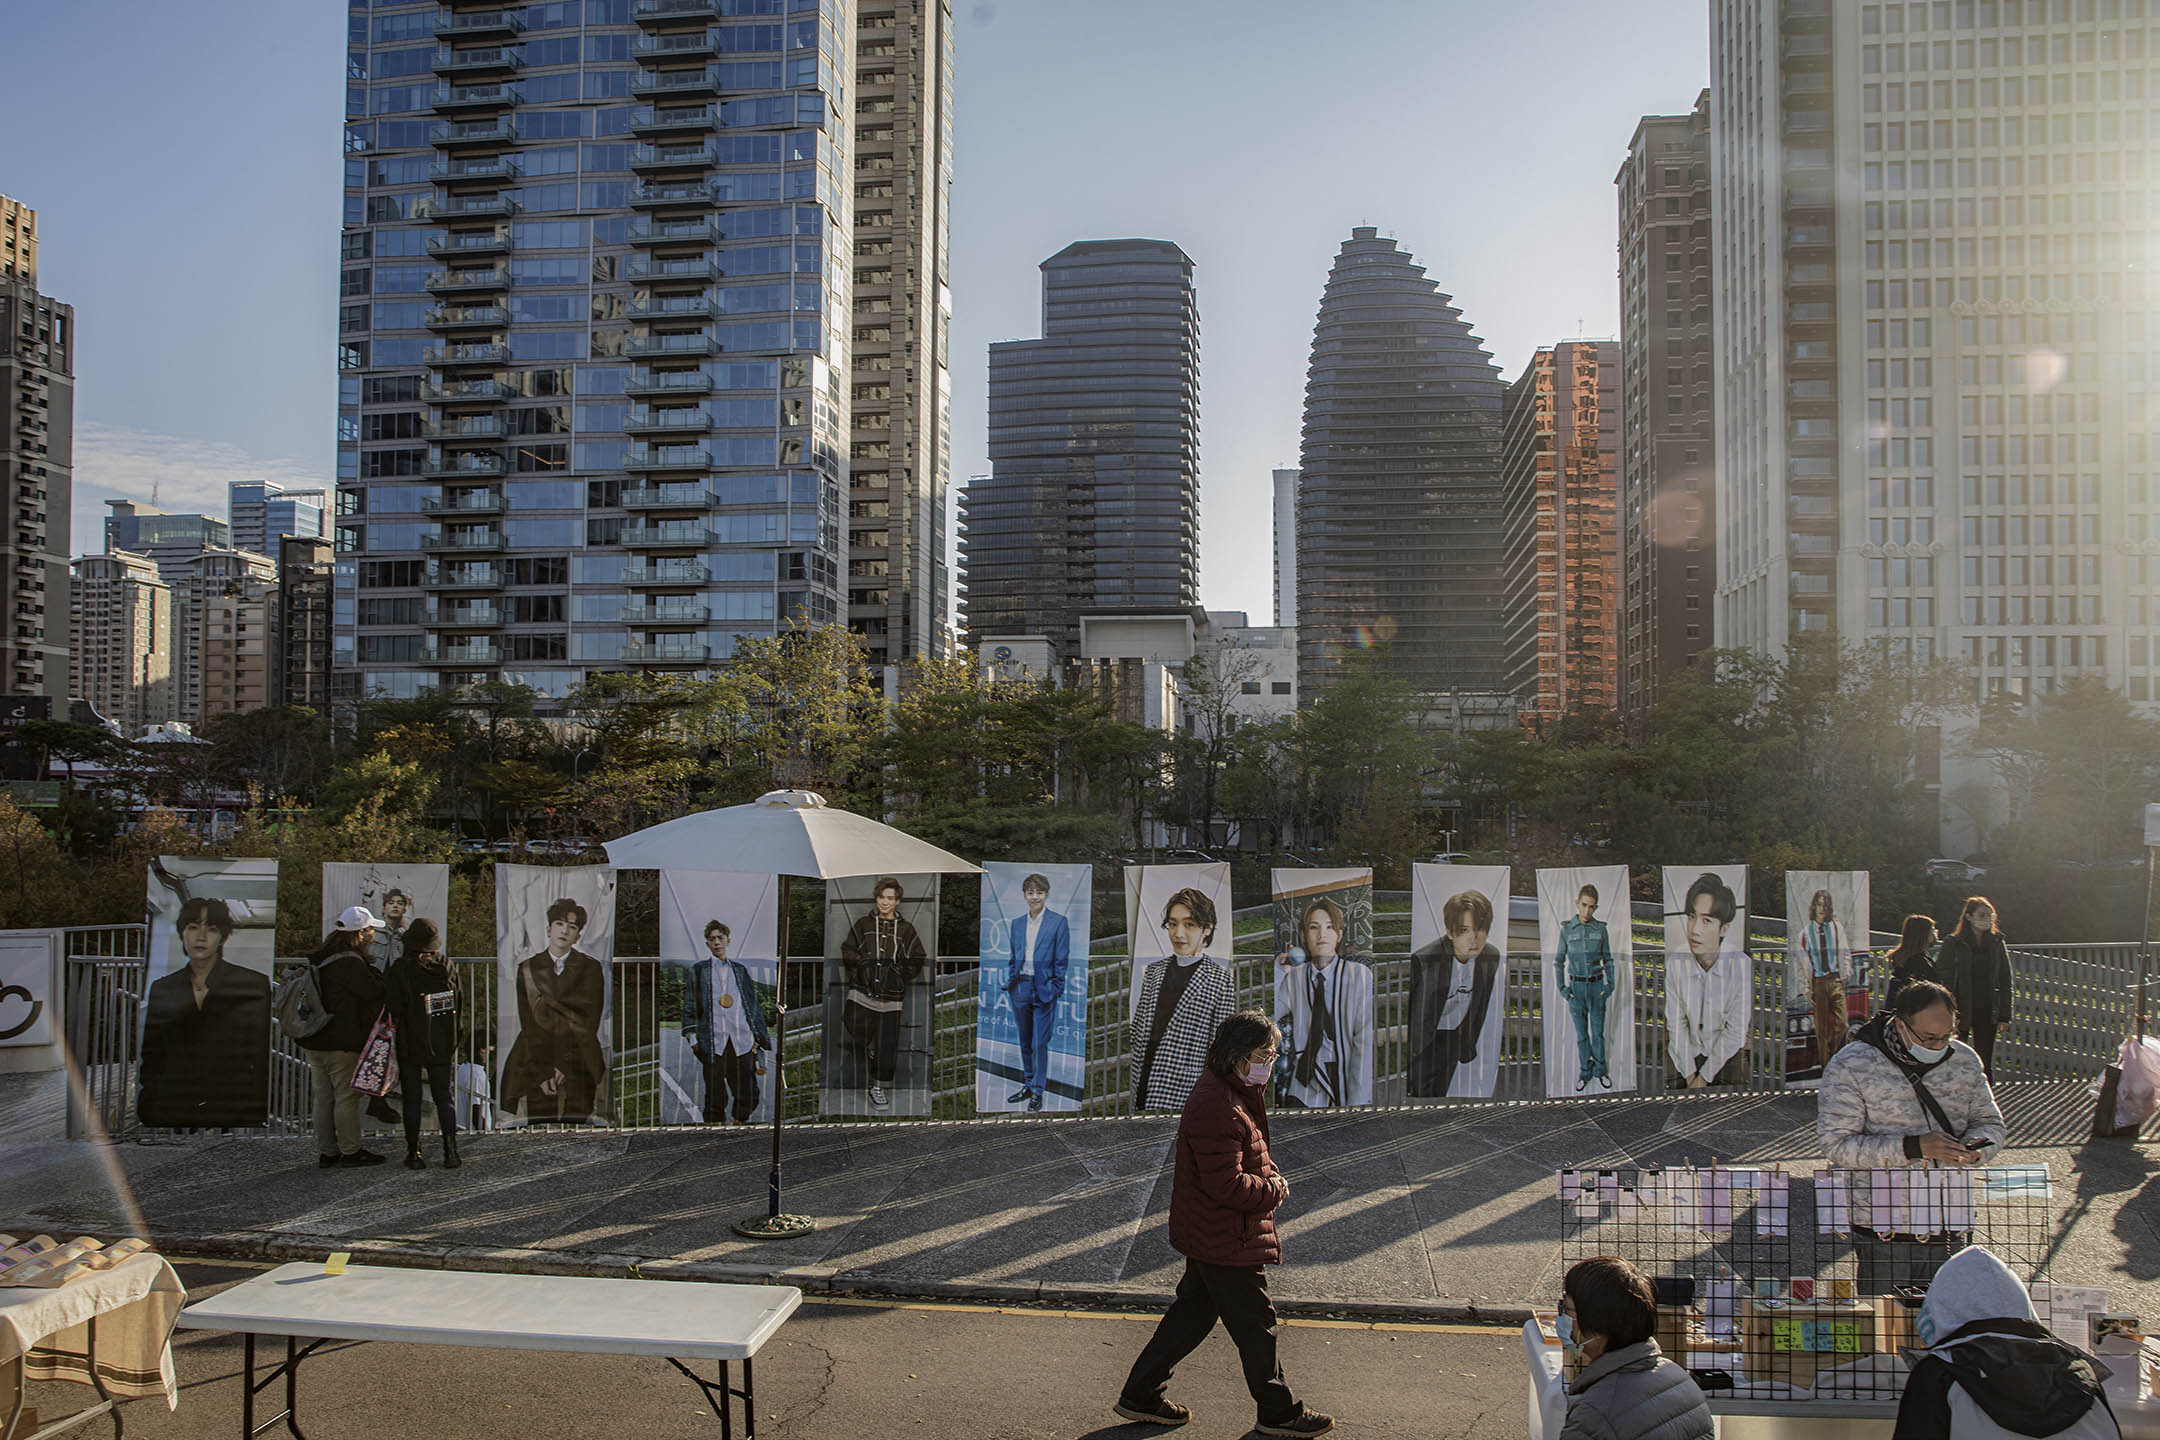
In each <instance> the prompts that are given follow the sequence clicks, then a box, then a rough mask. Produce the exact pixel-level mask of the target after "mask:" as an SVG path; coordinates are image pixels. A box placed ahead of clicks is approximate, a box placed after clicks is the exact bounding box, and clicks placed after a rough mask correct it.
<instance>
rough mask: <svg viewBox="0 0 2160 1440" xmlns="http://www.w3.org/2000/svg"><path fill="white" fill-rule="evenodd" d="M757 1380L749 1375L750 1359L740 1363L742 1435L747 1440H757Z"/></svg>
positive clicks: (747, 1358)
mask: <svg viewBox="0 0 2160 1440" xmlns="http://www.w3.org/2000/svg"><path fill="white" fill-rule="evenodd" d="M756 1391H757V1380H756V1377H754V1376H753V1375H752V1374H751V1373H750V1357H749V1356H747V1355H745V1356H743V1362H742V1414H743V1434H744V1436H746V1437H747V1440H757V1394H756Z"/></svg>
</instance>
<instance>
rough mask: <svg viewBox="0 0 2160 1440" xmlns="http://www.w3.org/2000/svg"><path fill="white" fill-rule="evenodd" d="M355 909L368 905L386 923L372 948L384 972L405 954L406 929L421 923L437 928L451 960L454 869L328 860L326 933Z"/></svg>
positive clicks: (324, 877)
mask: <svg viewBox="0 0 2160 1440" xmlns="http://www.w3.org/2000/svg"><path fill="white" fill-rule="evenodd" d="M349 905H365V906H366V907H367V909H368V913H369V914H371V915H373V916H374V917H375V918H376V919H378V920H380V921H382V922H383V923H382V924H381V925H380V926H378V927H377V928H376V931H375V940H374V943H373V944H372V945H370V946H369V947H368V963H369V964H370V965H373V966H374V967H375V969H376V970H377V971H378V972H384V971H387V970H389V968H390V967H391V966H392V965H393V964H395V963H396V962H397V959H398V957H399V956H400V955H402V954H404V953H405V929H406V927H407V926H409V925H410V924H412V922H413V921H415V920H427V921H429V922H431V923H432V924H433V925H434V926H435V933H436V935H437V936H438V937H440V938H441V940H442V949H443V953H444V954H445V955H455V954H456V953H457V951H455V950H453V949H451V948H450V867H449V866H448V865H391V864H377V863H375V862H374V861H365V862H355V861H347V860H326V861H324V862H323V867H322V928H323V933H324V934H326V935H327V934H328V933H329V932H330V929H331V927H333V926H334V925H336V924H337V917H338V916H339V915H340V914H342V913H343V912H344V910H345V908H346V907H347V906H349Z"/></svg>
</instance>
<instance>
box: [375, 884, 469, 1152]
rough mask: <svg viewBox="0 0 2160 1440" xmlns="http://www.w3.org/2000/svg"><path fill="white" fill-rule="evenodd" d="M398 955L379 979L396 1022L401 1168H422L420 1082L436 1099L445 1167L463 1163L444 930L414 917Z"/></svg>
mask: <svg viewBox="0 0 2160 1440" xmlns="http://www.w3.org/2000/svg"><path fill="white" fill-rule="evenodd" d="M400 940H401V942H402V943H401V947H400V949H399V951H398V957H397V959H395V960H393V961H391V962H390V972H389V973H388V974H387V975H385V976H384V977H383V988H384V989H385V990H386V991H387V992H388V995H389V1000H390V1018H391V1020H392V1021H393V1022H395V1024H396V1025H397V1063H398V1078H399V1080H400V1081H401V1082H402V1084H403V1088H404V1095H405V1168H406V1169H408V1170H425V1169H427V1161H426V1160H424V1159H422V1158H421V1155H420V1096H421V1082H422V1081H423V1080H425V1081H426V1089H427V1093H429V1094H431V1095H433V1096H434V1097H435V1123H436V1125H437V1126H438V1127H440V1129H441V1130H442V1163H443V1169H445V1170H455V1169H457V1168H458V1167H459V1166H460V1165H462V1164H464V1163H465V1162H464V1161H463V1160H462V1159H460V1158H459V1157H458V1148H457V1132H458V1123H457V1097H456V1094H455V1092H454V1091H453V1090H452V1087H451V1070H452V1069H453V1067H455V1066H456V1064H457V1040H458V1022H459V1019H460V1009H459V1001H458V992H457V983H456V981H454V980H453V979H451V976H450V962H449V961H448V960H447V959H445V958H444V956H443V951H442V933H441V932H440V931H439V930H437V929H436V928H435V922H434V921H432V920H415V921H413V922H412V924H411V925H409V926H407V927H406V929H405V933H404V934H403V935H402V936H401V937H400Z"/></svg>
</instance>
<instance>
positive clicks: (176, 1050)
mask: <svg viewBox="0 0 2160 1440" xmlns="http://www.w3.org/2000/svg"><path fill="white" fill-rule="evenodd" d="M277 874H278V862H277V861H275V860H209V859H204V858H201V857H198V856H192V855H187V856H182V855H160V856H158V857H157V858H155V859H153V860H152V861H151V862H150V883H149V900H148V912H149V929H148V952H149V960H148V966H147V970H148V978H149V982H150V986H149V993H148V995H147V996H146V998H145V1000H144V1004H143V1007H142V1015H143V1019H142V1063H141V1065H140V1067H139V1068H138V1070H137V1082H136V1092H135V1113H136V1118H138V1119H139V1120H140V1121H141V1122H142V1123H143V1124H145V1125H157V1126H170V1127H176V1128H187V1129H209V1128H225V1127H231V1126H246V1125H261V1124H263V1123H264V1122H265V1121H266V1120H268V1119H269V1114H270V988H271V984H270V981H271V968H272V962H273V961H274V959H275V957H276V954H277ZM371 1018H372V1017H371Z"/></svg>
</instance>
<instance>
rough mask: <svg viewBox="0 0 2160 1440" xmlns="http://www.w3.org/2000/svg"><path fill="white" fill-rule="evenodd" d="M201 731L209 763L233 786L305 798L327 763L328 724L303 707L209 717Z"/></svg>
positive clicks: (279, 706) (281, 706)
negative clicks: (210, 750) (209, 753)
mask: <svg viewBox="0 0 2160 1440" xmlns="http://www.w3.org/2000/svg"><path fill="white" fill-rule="evenodd" d="M202 735H203V738H204V739H205V740H208V741H209V742H210V743H211V745H212V746H213V747H215V753H214V754H213V755H212V756H211V762H210V763H211V764H212V765H213V766H214V767H215V769H216V770H217V773H218V775H219V777H220V778H221V779H223V780H224V781H225V783H226V784H228V785H230V786H231V787H232V788H234V789H236V790H251V789H252V790H258V791H260V792H261V793H262V794H264V795H267V796H271V797H273V798H279V799H284V798H298V797H303V796H307V795H309V794H311V793H312V792H313V790H314V787H315V782H316V781H317V779H318V778H320V776H321V775H322V773H323V772H324V771H325V770H326V769H327V768H328V766H329V763H330V724H329V722H328V721H327V720H325V719H323V717H322V716H320V715H318V714H316V713H315V712H314V711H313V710H310V709H309V708H307V707H306V706H304V705H266V706H264V707H263V708H262V709H260V710H246V711H239V712H233V713H227V714H223V715H213V716H211V717H210V718H209V720H207V721H205V722H204V724H203V729H202Z"/></svg>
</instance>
